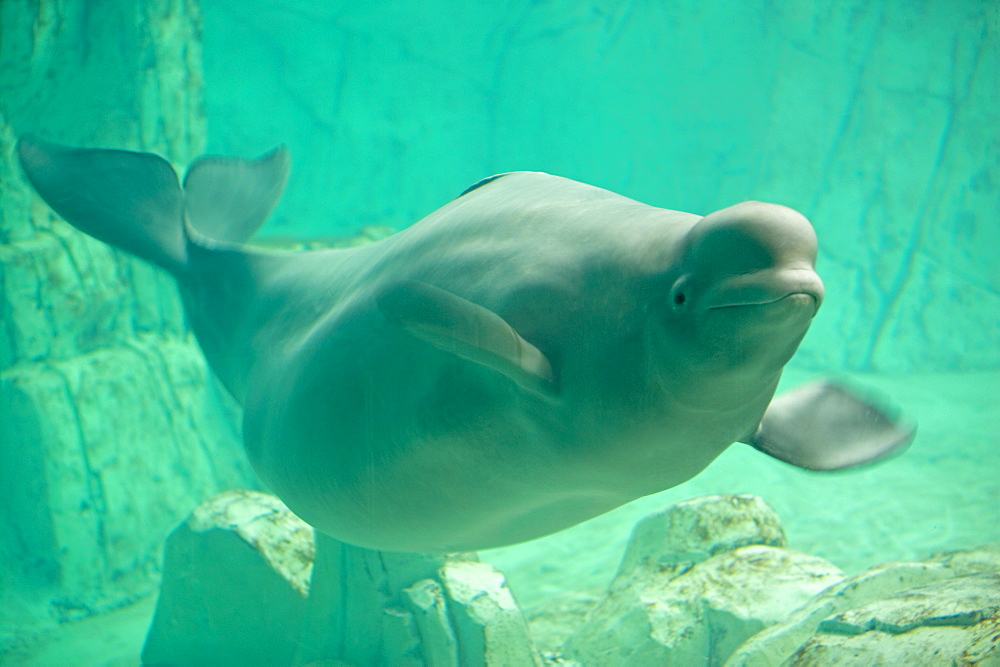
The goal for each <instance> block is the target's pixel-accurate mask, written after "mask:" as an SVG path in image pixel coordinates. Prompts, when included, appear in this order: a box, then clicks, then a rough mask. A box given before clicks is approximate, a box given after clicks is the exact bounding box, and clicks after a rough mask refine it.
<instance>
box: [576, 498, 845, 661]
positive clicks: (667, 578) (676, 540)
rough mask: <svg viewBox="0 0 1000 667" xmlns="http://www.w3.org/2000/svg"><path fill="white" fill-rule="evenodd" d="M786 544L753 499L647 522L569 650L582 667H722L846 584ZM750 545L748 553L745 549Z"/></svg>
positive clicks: (699, 506) (707, 503)
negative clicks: (713, 666)
mask: <svg viewBox="0 0 1000 667" xmlns="http://www.w3.org/2000/svg"><path fill="white" fill-rule="evenodd" d="M761 542H770V543H776V544H781V543H783V535H782V533H781V527H780V525H779V524H778V523H777V518H776V517H775V516H774V514H773V512H772V511H771V510H770V508H768V507H767V506H766V505H765V504H764V503H763V501H761V500H760V499H757V498H752V497H749V496H713V497H709V498H700V499H697V500H694V501H689V502H686V503H680V504H679V505H676V506H674V507H672V508H669V509H668V510H666V511H665V512H662V513H660V514H657V515H653V516H652V517H649V518H647V519H645V520H643V521H642V522H640V523H639V524H638V525H637V526H636V529H635V530H634V531H633V536H632V539H631V540H630V541H629V547H628V548H627V550H626V555H625V558H624V559H623V565H622V568H621V569H620V571H619V574H618V576H617V577H616V579H615V582H614V583H613V585H612V587H611V590H610V592H609V594H608V597H607V599H606V600H605V601H604V602H603V603H602V604H601V605H599V606H598V607H597V608H596V609H594V610H593V611H592V612H591V614H590V615H589V617H588V619H587V621H586V622H585V623H584V624H583V626H582V627H581V628H580V629H579V630H578V631H577V632H576V633H575V634H573V635H572V636H571V637H570V638H569V639H568V640H567V642H566V643H565V645H564V646H563V650H562V654H563V656H565V657H566V658H567V659H569V660H573V661H576V662H579V663H580V664H583V665H620V664H637V665H638V664H665V663H670V664H682V665H683V664H695V663H698V664H701V663H703V662H704V661H706V660H708V661H710V662H714V663H720V662H722V661H723V660H725V658H726V657H727V656H728V655H729V654H730V653H731V652H732V651H733V650H735V649H736V648H737V647H738V646H739V645H740V644H741V643H742V642H743V641H744V640H745V639H746V638H748V637H750V636H751V635H753V634H754V633H756V632H758V631H759V630H761V629H763V628H764V627H766V626H768V625H771V624H774V623H776V622H778V621H779V620H782V619H783V618H785V617H786V616H787V615H788V614H789V613H790V612H792V611H793V610H794V609H796V608H797V607H799V606H801V605H802V604H804V603H806V602H807V601H808V600H809V599H811V598H812V597H813V596H814V595H816V594H817V593H818V592H820V591H821V590H823V589H825V588H826V587H828V586H830V585H832V584H834V583H836V582H837V581H840V579H841V578H842V577H843V575H842V573H841V572H840V570H838V569H837V568H836V567H835V566H833V565H832V564H831V563H829V562H827V561H825V560H823V559H821V558H817V557H815V556H809V555H806V554H801V553H798V552H796V551H792V550H790V549H785V548H782V547H780V546H772V545H771V544H766V543H764V544H762V543H761ZM741 545H747V546H741Z"/></svg>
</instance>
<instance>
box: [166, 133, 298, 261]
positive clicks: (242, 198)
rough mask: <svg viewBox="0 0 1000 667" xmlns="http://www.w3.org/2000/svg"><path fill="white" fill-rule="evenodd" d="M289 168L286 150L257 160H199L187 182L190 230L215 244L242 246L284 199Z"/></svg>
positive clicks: (191, 167) (185, 199) (185, 194)
mask: <svg viewBox="0 0 1000 667" xmlns="http://www.w3.org/2000/svg"><path fill="white" fill-rule="evenodd" d="M289 165H290V160H289V158H288V149H286V148H285V147H284V146H280V147H278V148H275V149H274V150H273V151H271V152H270V153H267V154H265V155H262V156H260V157H259V158H257V159H256V160H241V159H239V158H231V157H214V156H206V157H200V158H198V159H197V160H195V162H194V163H193V164H192V165H191V166H190V167H189V168H188V172H187V175H186V176H185V177H184V202H185V209H186V211H187V216H188V223H189V225H190V226H191V228H193V229H194V230H195V231H197V232H198V233H199V234H200V235H203V236H205V237H208V238H210V239H213V240H216V241H228V242H230V243H243V242H244V241H246V240H247V239H248V238H250V237H251V236H253V234H254V232H256V231H257V229H258V228H259V227H260V226H261V225H262V224H264V221H265V220H267V216H269V215H270V214H271V210H272V209H274V207H275V205H276V204H277V203H278V200H279V199H281V193H282V192H284V190H285V181H287V180H288V169H289Z"/></svg>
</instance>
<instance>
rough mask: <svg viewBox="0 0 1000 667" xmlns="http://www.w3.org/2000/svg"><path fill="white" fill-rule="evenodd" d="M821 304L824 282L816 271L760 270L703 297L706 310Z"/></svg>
mask: <svg viewBox="0 0 1000 667" xmlns="http://www.w3.org/2000/svg"><path fill="white" fill-rule="evenodd" d="M822 302H823V283H822V281H820V279H819V276H818V275H816V272H815V271H812V270H806V269H795V270H784V271H781V272H775V271H763V272H759V273H752V274H747V275H743V276H734V277H733V278H730V279H728V280H725V281H723V282H722V283H720V285H719V286H718V288H717V289H714V290H711V292H710V293H709V294H707V295H706V299H705V309H706V310H719V309H722V308H742V307H748V306H767V305H770V304H776V303H786V304H787V305H807V304H811V305H812V306H813V312H814V313H815V311H816V310H818V309H819V306H820V304H821V303H822Z"/></svg>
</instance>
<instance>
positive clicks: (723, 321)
mask: <svg viewBox="0 0 1000 667" xmlns="http://www.w3.org/2000/svg"><path fill="white" fill-rule="evenodd" d="M815 266H816V234H815V232H814V231H813V228H812V225H811V224H810V223H809V221H808V220H807V219H806V218H805V217H804V216H803V215H801V214H800V213H798V212H796V211H794V210H792V209H790V208H786V207H784V206H779V205H776V204H766V203H763V202H755V201H749V202H743V203H740V204H736V205H735V206H730V207H728V208H724V209H722V210H719V211H716V212H715V213H712V214H710V215H707V216H704V217H703V218H701V219H700V220H698V221H697V222H696V223H695V224H694V225H693V226H692V227H691V228H690V230H689V231H688V232H687V233H686V235H685V236H684V238H683V239H682V240H681V242H680V247H679V251H678V255H677V261H676V262H675V265H674V266H673V267H672V269H671V271H670V272H669V273H668V274H667V276H666V277H667V289H666V290H665V293H664V290H661V291H660V294H659V295H657V296H658V298H659V299H661V302H660V303H659V304H658V305H657V307H656V308H655V311H656V313H657V316H658V317H659V318H660V322H659V325H660V326H659V327H657V328H658V329H660V333H659V336H660V337H661V340H662V343H661V344H663V345H666V346H667V348H668V350H666V351H664V353H662V354H661V355H660V357H662V358H663V359H665V360H666V364H665V367H664V368H662V369H660V372H661V374H664V375H665V376H666V377H667V378H668V381H669V378H670V377H678V378H679V377H684V376H688V375H690V374H698V375H699V376H701V377H712V378H718V379H719V381H720V382H723V383H727V384H725V385H723V388H727V389H728V388H731V387H732V383H733V381H734V380H736V381H739V382H744V383H745V384H746V388H747V389H748V390H751V391H752V390H754V387H755V386H756V385H758V384H759V383H761V382H765V383H774V382H776V381H777V377H778V375H780V372H781V369H782V367H783V366H784V365H785V363H786V362H787V361H788V360H789V359H790V358H791V356H792V355H793V354H794V353H795V350H796V349H797V348H798V345H799V342H800V341H801V340H802V337H803V336H804V335H805V333H806V331H807V330H808V328H809V324H810V323H811V321H812V318H813V316H814V315H815V314H816V311H817V310H818V309H819V306H820V304H821V303H822V301H823V283H822V281H821V280H820V278H819V276H818V275H817V273H816V269H815ZM701 386H705V387H706V390H707V391H708V392H709V393H713V392H717V391H719V387H718V386H715V385H714V384H713V383H708V384H707V385H706V384H705V383H702V385H701ZM707 398H708V397H706V399H707Z"/></svg>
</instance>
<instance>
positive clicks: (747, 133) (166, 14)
mask: <svg viewBox="0 0 1000 667" xmlns="http://www.w3.org/2000/svg"><path fill="white" fill-rule="evenodd" d="M998 32H1000V10H998V8H997V5H996V3H995V2H994V1H993V0H955V1H953V2H931V1H926V2H910V3H894V2H875V1H866V0H848V1H833V0H818V1H817V2H813V3H808V2H790V3H778V2H771V1H769V0H754V1H750V2H742V1H736V0H733V1H731V2H718V3H705V2H701V1H699V0H677V1H660V2H654V1H632V2H625V1H618V0H589V1H586V2H581V1H579V0H548V1H538V0H515V1H512V2H505V3H470V2H460V1H458V0H432V1H426V2H411V1H407V0H380V1H371V2H363V3H330V2H319V1H315V2H312V1H309V0H293V1H289V2H269V1H267V0H214V1H213V2H206V3H204V6H201V3H199V2H197V0H148V1H142V0H115V1H114V2H102V3H95V2H76V3H74V2H66V3H56V2H47V1H44V0H41V1H37V2H33V1H28V0H0V148H2V150H0V648H2V647H3V645H4V642H7V643H8V644H9V643H12V642H16V641H18V640H19V637H20V636H21V634H24V633H26V632H27V628H29V627H30V626H31V625H32V624H44V623H48V622H54V621H62V620H72V619H77V618H80V617H84V616H88V615H91V614H97V613H99V612H102V611H105V610H108V609H111V608H114V607H116V606H120V605H124V604H126V603H128V602H130V601H132V600H134V599H135V598H137V597H139V596H142V595H145V594H148V593H150V592H151V591H153V590H154V589H155V586H156V583H157V580H158V579H157V578H158V576H159V571H160V566H161V558H162V557H161V549H162V545H163V540H164V538H165V536H166V535H167V534H168V532H169V531H170V530H171V529H172V528H173V527H174V526H175V525H177V523H178V522H179V521H180V520H181V519H182V518H183V517H184V516H185V515H186V514H187V513H188V512H190V511H191V509H193V508H194V507H195V506H196V505H197V504H198V503H199V502H200V501H201V500H203V499H204V498H206V497H208V496H209V495H211V494H212V493H214V492H215V491H217V490H220V489H228V488H247V487H250V488H253V487H255V486H257V482H256V481H255V479H254V477H253V475H252V473H251V472H250V471H249V469H248V467H247V465H246V463H245V460H244V458H243V454H242V451H241V446H240V444H239V433H238V424H239V417H240V415H239V411H238V409H237V408H236V407H235V406H234V405H233V404H232V402H231V401H230V400H229V399H228V398H227V397H226V395H225V392H224V390H222V389H220V388H219V386H218V384H217V382H216V381H215V379H214V378H213V377H212V376H211V374H210V371H208V369H207V368H206V365H205V362H204V360H203V358H202V356H201V353H200V351H199V350H198V348H197V346H196V344H195V343H194V341H193V340H192V338H191V335H190V332H189V330H188V327H187V324H186V322H185V320H184V315H183V312H182V309H181V307H180V305H179V301H178V299H177V295H176V289H175V286H174V283H173V281H172V280H171V279H169V278H168V277H166V276H165V275H164V274H163V273H161V272H160V271H159V270H158V269H155V268H151V267H149V266H148V265H146V264H143V263H142V262H140V261H137V260H133V259H131V258H129V257H126V256H125V255H123V254H121V253H118V252H116V251H113V250H111V249H110V248H108V247H107V246H105V245H103V244H101V243H99V242H96V241H93V240H91V239H89V238H87V237H85V236H84V235H82V234H80V233H78V232H76V231H75V230H73V229H71V228H70V227H69V226H68V225H66V224H65V223H63V222H62V221H60V220H59V219H58V218H56V217H55V216H54V215H53V214H52V213H51V212H50V211H49V209H48V208H46V207H45V206H44V205H43V204H42V203H41V201H40V200H39V199H38V198H37V197H35V195H34V194H33V193H31V192H30V191H29V189H28V188H27V186H26V184H25V182H24V180H23V177H22V175H21V173H20V170H19V168H18V167H17V165H16V161H15V158H14V153H13V151H14V145H15V141H16V139H17V138H18V136H20V135H22V134H24V133H37V134H38V135H40V136H43V137H45V138H48V139H53V140H57V141H61V142H65V143H69V144H73V145H81V146H106V147H125V148H132V149H141V150H149V151H153V152H156V153H159V154H162V155H164V156H166V157H167V159H168V160H170V161H171V162H172V163H174V164H175V165H176V166H177V167H178V169H179V170H182V169H183V166H184V165H185V164H186V163H188V162H189V161H190V160H191V159H192V158H193V157H194V156H196V155H198V154H200V153H202V152H205V151H206V150H207V151H209V152H213V153H224V154H233V155H241V156H251V155H256V154H259V153H262V152H264V151H265V150H269V149H270V148H271V147H273V146H274V145H276V144H279V143H284V144H287V145H288V146H289V148H290V149H291V152H292V160H293V171H292V176H291V181H290V183H289V186H288V189H287V191H286V195H285V198H284V200H283V202H282V203H281V204H280V205H279V207H278V209H277V210H276V211H275V214H274V216H273V218H272V220H271V221H270V222H269V223H268V224H267V226H266V227H265V228H264V230H263V234H264V235H270V236H284V237H288V236H291V237H308V236H351V235H353V234H355V233H356V232H357V231H358V230H359V229H361V228H363V227H366V226H373V225H388V226H390V227H393V228H396V229H400V228H403V227H405V226H407V225H409V224H411V223H413V222H415V221H416V220H418V219H419V218H421V217H422V216H423V215H426V214H427V213H429V212H431V211H433V210H434V209H436V208H437V207H439V206H441V205H443V204H444V203H446V202H447V201H449V200H450V199H451V198H453V197H454V196H456V195H457V194H458V193H459V192H461V191H462V190H463V189H464V188H465V187H467V186H468V185H469V184H471V183H472V182H474V181H476V180H478V179H479V178H481V177H483V176H486V175H490V174H493V173H497V172H503V171H509V170H522V169H523V170H540V171H548V172H551V173H555V174H559V175H562V176H567V177H569V178H574V179H578V180H581V181H585V182H588V183H592V184H595V185H598V186H602V187H605V188H609V189H611V190H614V191H617V192H620V193H622V194H625V195H627V196H630V197H633V198H635V199H638V200H640V201H643V202H647V203H649V204H653V205H657V206H662V207H666V208H671V209H679V210H684V211H690V212H695V213H709V212H711V211H714V210H717V209H720V208H722V207H725V206H728V205H730V204H733V203H735V202H738V201H742V200H745V199H761V200H766V201H773V202H778V203H782V204H786V205H789V206H792V207H794V208H797V209H799V210H801V211H802V212H803V213H805V214H806V215H807V216H808V217H809V218H810V219H811V220H812V221H813V223H814V225H815V227H816V229H817V233H818V235H819V239H820V240H819V244H820V258H819V267H818V270H819V272H820V274H821V275H822V277H823V279H824V281H825V283H826V301H825V303H824V305H823V308H822V310H821V311H820V315H819V316H818V317H817V318H816V320H815V323H814V325H813V327H812V330H811V331H810V333H809V334H808V336H807V337H806V339H805V341H804V342H803V344H802V347H801V348H800V351H799V352H798V354H797V355H796V357H795V359H794V360H793V362H792V364H793V366H794V367H795V368H796V370H799V371H803V372H813V371H822V372H823V373H826V374H830V373H832V374H838V373H850V372H854V371H880V372H885V373H890V374H902V373H927V372H939V371H973V370H981V371H982V370H985V371H990V370H996V369H998V368H1000V316H998V313H1000V271H998V270H997V260H996V256H997V249H998V248H1000V158H998V156H1000V135H998V133H997V131H996V128H997V127H1000V112H998V107H997V104H996V100H998V99H1000V76H997V72H998V65H1000V48H998V36H1000V35H998ZM905 384H906V381H900V382H899V384H898V385H897V386H904V385H905ZM963 385H964V381H962V380H957V381H954V383H953V384H952V385H949V391H950V393H949V394H948V396H958V395H960V392H959V391H958V389H956V387H959V388H961V387H962V386H963ZM980 399H981V400H980V403H983V404H985V403H986V402H987V401H986V400H985V399H982V397H980ZM976 407H977V409H979V410H980V411H981V412H982V410H981V408H980V406H979V405H978V404H977V406H976ZM939 422H940V423H942V424H944V426H941V427H940V428H939V432H942V431H947V432H949V433H951V434H952V436H953V441H949V447H950V446H951V444H953V443H954V442H958V441H960V440H967V439H970V438H966V436H965V433H966V431H965V430H962V429H964V428H966V427H967V424H961V425H960V426H961V427H962V428H952V425H951V424H950V423H949V422H948V418H945V417H942V418H941V419H940V420H939ZM990 423H991V422H986V421H982V420H980V421H978V422H976V424H975V428H976V429H978V430H976V431H974V434H975V436H976V438H977V442H979V443H985V442H987V438H991V439H992V440H990V441H989V443H988V444H989V445H990V447H991V448H993V449H995V447H993V443H995V431H992V430H990V429H991V427H990V426H989V424H990ZM988 431H989V433H987V432H988ZM927 432H929V431H923V432H922V433H927ZM922 437H924V436H922ZM959 444H961V445H964V444H965V443H964V442H962V443H959ZM956 449H957V446H956ZM986 449H987V447H986V446H985V445H984V446H982V447H981V451H986ZM963 451H965V450H963ZM991 451H992V450H991ZM947 453H948V452H946V453H945V454H939V453H935V454H934V455H935V456H942V457H943V456H946V455H947ZM734 455H735V454H734ZM962 455H963V456H965V457H966V459H974V457H975V454H969V453H964V454H962ZM762 465H763V464H762ZM768 465H770V464H768ZM968 465H969V466H970V467H971V468H973V469H977V470H978V466H979V462H978V461H976V460H971V461H968ZM932 467H939V468H940V467H941V466H938V465H937V459H934V460H931V459H930V458H928V459H927V463H926V468H922V469H921V470H925V469H928V468H932ZM733 470H736V468H735V467H734V468H733ZM742 470H743V469H742V468H740V469H739V470H736V472H730V473H729V478H736V480H737V481H736V482H733V486H736V485H737V482H739V483H742V482H743V481H744V479H743V478H745V477H746V474H745V473H743V472H741V471H742ZM789 474H790V473H788V471H787V470H785V469H782V470H780V471H779V472H775V473H774V474H773V476H772V477H773V478H775V479H777V480H779V481H776V482H775V484H774V486H775V488H776V489H777V487H778V486H779V485H780V484H781V483H783V482H784V481H785V479H786V478H787V477H788V476H789ZM942 474H945V473H942ZM772 477H767V479H768V480H770V479H772ZM898 477H899V478H906V479H893V478H888V479H890V481H891V482H893V483H896V482H898V484H899V486H900V488H903V489H906V490H908V491H909V492H911V493H913V494H917V493H920V494H925V495H927V494H928V493H929V492H928V491H927V488H926V487H927V485H926V484H925V483H924V481H923V480H922V479H918V478H915V477H913V476H912V475H911V476H909V477H907V474H906V473H905V472H901V473H899V474H898ZM762 479H763V478H762ZM879 479H883V478H879ZM798 483H799V484H800V485H801V486H800V487H797V488H803V487H805V486H807V485H812V484H814V480H813V479H812V478H808V479H805V481H803V479H799V482H798ZM851 484H852V483H850V482H843V486H842V487H840V488H843V489H845V493H844V495H845V497H846V496H847V495H849V494H855V495H856V496H857V497H858V498H860V497H861V495H862V494H857V493H856V492H855V490H854V489H856V488H857V486H855V487H852V486H851ZM955 484H956V486H961V485H962V484H964V482H962V481H961V480H959V481H956V482H955ZM872 486H874V484H873V485H872ZM932 486H933V485H932ZM978 487H984V485H983V484H978V485H977V488H978ZM724 490H725V489H721V488H720V489H716V490H715V491H713V492H721V491H724ZM736 490H737V491H742V487H740V488H737V489H736ZM950 491H951V488H950V487H949V488H947V489H946V488H944V487H942V486H941V485H938V486H936V487H935V488H934V493H936V494H937V495H934V496H933V497H934V498H941V499H942V504H944V503H946V502H951V501H952V499H951V497H950V496H946V492H950ZM776 493H777V491H776ZM852 497H854V496H852ZM906 497H907V496H905V494H903V495H902V496H901V498H902V499H901V500H900V502H899V505H897V506H894V507H895V509H893V510H892V511H893V512H895V513H894V514H892V516H891V517H890V519H885V520H884V521H885V524H886V526H889V525H890V524H892V525H891V526H890V527H889V528H886V532H890V528H891V527H895V526H898V525H900V524H903V523H906V522H910V521H911V520H910V517H909V515H908V513H907V503H906ZM858 502H859V503H860V502H861V501H860V500H859V501H858ZM828 505H831V503H828ZM835 509H836V508H832V507H831V508H830V509H829V512H830V514H829V515H827V519H829V520H830V521H831V522H832V521H834V520H837V521H840V519H839V517H837V516H834V514H835ZM868 509H869V510H870V511H871V514H869V515H866V516H868V519H862V520H860V521H859V520H857V519H856V521H857V523H858V524H860V525H862V526H866V525H869V524H870V523H873V522H874V523H877V522H878V521H882V519H878V518H871V517H872V516H874V514H875V513H878V512H882V516H888V515H889V514H891V513H886V512H885V511H883V510H882V509H881V506H876V505H874V504H872V505H869V507H868ZM960 509H961V508H960ZM972 511H973V510H971V509H970V510H969V512H970V513H971V512H972ZM956 513H957V514H961V511H957V512H956ZM831 517H832V518H831ZM806 520H807V519H801V521H806ZM865 520H867V521H869V524H866V523H864V521H865ZM845 523H846V522H845ZM838 525H840V524H838ZM945 525H948V526H950V524H945ZM977 530H978V529H977ZM626 532H627V531H626ZM963 535H965V533H963ZM993 535H994V536H995V528H994V533H993ZM978 536H979V534H978V533H977V534H976V537H977V538H978ZM983 537H984V540H985V539H986V538H989V537H991V535H988V534H984V535H983ZM938 538H939V541H940V542H945V543H947V542H948V539H949V536H948V535H944V536H940V535H939V536H938ZM838 539H840V540H842V541H843V542H846V543H848V546H846V547H845V546H844V545H843V544H841V545H840V546H838V548H841V549H842V550H844V551H847V550H849V549H850V548H852V546H853V545H852V544H850V543H851V541H852V539H853V538H852V536H851V534H850V533H845V534H844V535H843V536H840V537H838ZM900 539H902V538H900ZM567 544H569V543H567ZM873 548H874V547H873ZM900 550H902V547H900ZM571 551H572V553H571V554H570V555H566V556H565V558H564V560H569V559H571V558H573V557H576V556H577V555H578V554H579V553H580V550H579V549H575V547H574V549H567V553H569V552H571ZM536 555H537V554H536ZM869 555H870V554H869V553H868V552H866V553H864V554H862V556H864V557H865V558H867V557H868V556H869ZM859 558H861V557H860V556H859ZM869 560H871V559H869ZM532 567H535V566H532ZM525 569H526V571H527V570H530V569H531V567H527V568H525ZM541 569H544V567H543V566H537V567H536V570H541ZM574 576H575V575H574ZM567 578H569V577H567ZM543 593H544V591H540V592H537V593H536V594H535V595H534V597H535V598H536V599H538V598H540V597H541V596H542V595H543ZM531 597H532V594H531V592H527V593H526V594H524V595H523V597H522V599H524V600H527V599H529V598H531ZM0 653H2V652H0Z"/></svg>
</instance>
